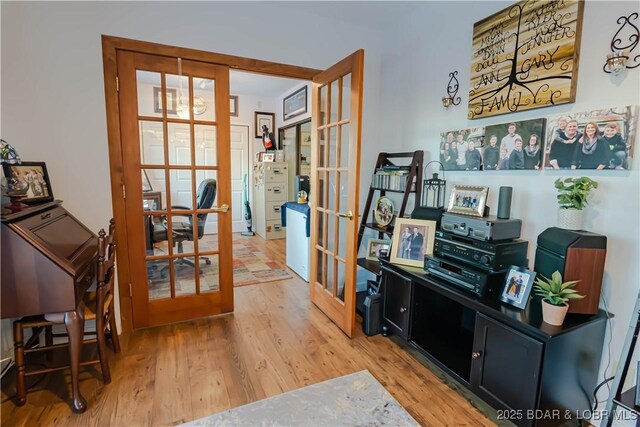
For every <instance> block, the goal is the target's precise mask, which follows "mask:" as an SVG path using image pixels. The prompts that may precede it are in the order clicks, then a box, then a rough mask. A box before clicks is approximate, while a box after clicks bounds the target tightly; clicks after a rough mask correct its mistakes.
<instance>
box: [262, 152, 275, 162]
mask: <svg viewBox="0 0 640 427" xmlns="http://www.w3.org/2000/svg"><path fill="white" fill-rule="evenodd" d="M274 160H275V153H263V154H262V161H263V162H273V161H274Z"/></svg>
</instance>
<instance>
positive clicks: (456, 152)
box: [440, 127, 485, 171]
mask: <svg viewBox="0 0 640 427" xmlns="http://www.w3.org/2000/svg"><path fill="white" fill-rule="evenodd" d="M484 135H485V129H484V127H476V128H471V129H462V130H452V131H448V132H442V133H441V134H440V163H442V165H443V166H444V170H446V171H457V170H459V171H479V170H482V154H481V148H482V146H483V144H484Z"/></svg>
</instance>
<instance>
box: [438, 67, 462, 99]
mask: <svg viewBox="0 0 640 427" xmlns="http://www.w3.org/2000/svg"><path fill="white" fill-rule="evenodd" d="M457 74H458V72H457V71H452V72H451V73H449V83H447V95H446V96H443V97H442V105H444V108H449V107H450V106H451V105H460V97H459V96H458V97H456V95H457V94H458V89H459V88H460V82H459V81H458V79H457V78H456V75H457Z"/></svg>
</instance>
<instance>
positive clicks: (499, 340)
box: [381, 259, 606, 426]
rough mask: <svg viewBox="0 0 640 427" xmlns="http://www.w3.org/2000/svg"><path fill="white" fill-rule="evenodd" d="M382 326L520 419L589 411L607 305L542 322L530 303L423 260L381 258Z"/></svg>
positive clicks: (553, 418)
mask: <svg viewBox="0 0 640 427" xmlns="http://www.w3.org/2000/svg"><path fill="white" fill-rule="evenodd" d="M381 268H382V282H381V288H382V289H381V291H382V293H383V295H384V307H383V328H384V329H386V331H387V333H393V334H395V335H397V336H398V337H400V338H402V340H403V341H404V342H405V343H406V344H407V345H408V346H409V347H411V348H414V349H416V350H417V351H418V352H420V353H421V354H423V355H424V356H426V357H427V358H428V359H429V360H431V361H433V362H434V363H435V364H436V365H438V366H439V367H441V368H442V369H443V370H444V371H445V372H447V373H449V374H450V375H452V376H453V377H454V378H455V379H457V380H458V381H459V382H460V383H462V384H463V385H465V386H466V387H468V388H469V389H470V390H471V391H472V392H473V393H474V394H476V395H477V396H478V397H480V398H481V399H482V400H484V401H485V402H487V403H488V404H489V405H491V406H492V407H493V408H495V409H496V410H498V418H499V420H500V419H503V420H504V419H508V420H509V421H511V422H513V423H514V424H516V425H518V426H532V425H559V424H562V423H564V422H566V421H567V420H568V419H569V418H568V416H569V417H570V418H573V419H576V418H580V417H588V414H589V411H590V408H591V407H592V403H593V402H592V399H593V390H594V388H595V386H596V384H597V375H598V370H599V368H600V357H601V354H602V346H603V341H604V334H605V321H606V313H605V312H604V311H602V310H600V312H599V313H598V314H596V315H578V314H569V315H568V316H567V318H566V320H565V322H564V325H562V326H552V325H549V324H546V323H544V322H542V308H541V305H540V302H539V301H537V300H532V301H531V302H530V303H529V304H528V307H527V310H519V309H516V308H515V307H512V306H510V305H507V304H504V303H502V302H500V301H499V300H498V298H497V296H496V295H495V294H493V295H487V296H485V297H483V298H479V297H476V296H475V295H473V294H471V293H467V292H465V291H462V290H458V289H457V288H455V287H452V286H451V285H448V284H446V283H444V282H442V281H441V280H439V279H438V278H435V277H433V276H431V275H427V273H426V272H425V271H424V270H422V269H421V268H415V267H405V266H400V265H394V264H391V263H389V262H388V261H387V260H384V259H382V260H381Z"/></svg>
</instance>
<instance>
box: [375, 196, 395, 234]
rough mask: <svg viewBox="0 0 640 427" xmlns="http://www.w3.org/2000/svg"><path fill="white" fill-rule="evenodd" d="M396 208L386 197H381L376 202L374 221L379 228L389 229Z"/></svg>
mask: <svg viewBox="0 0 640 427" xmlns="http://www.w3.org/2000/svg"><path fill="white" fill-rule="evenodd" d="M394 213H395V208H394V206H393V201H392V200H391V199H390V198H388V197H386V196H381V197H379V198H378V200H377V201H376V206H375V209H374V210H373V220H374V221H375V223H376V225H377V226H378V227H387V226H388V225H389V224H391V221H393V214H394Z"/></svg>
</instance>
